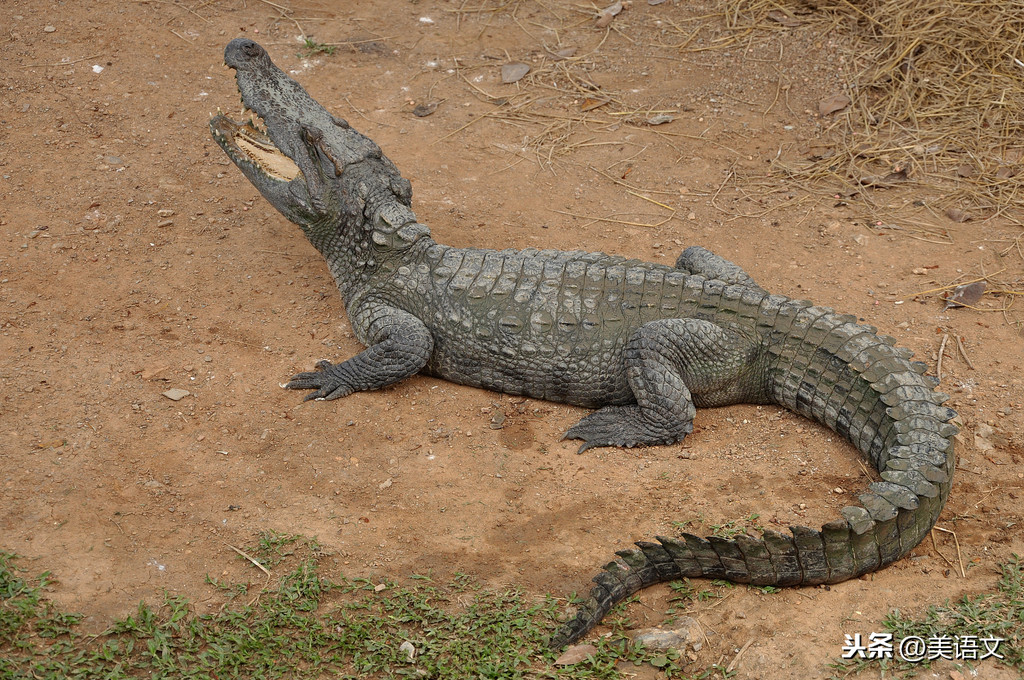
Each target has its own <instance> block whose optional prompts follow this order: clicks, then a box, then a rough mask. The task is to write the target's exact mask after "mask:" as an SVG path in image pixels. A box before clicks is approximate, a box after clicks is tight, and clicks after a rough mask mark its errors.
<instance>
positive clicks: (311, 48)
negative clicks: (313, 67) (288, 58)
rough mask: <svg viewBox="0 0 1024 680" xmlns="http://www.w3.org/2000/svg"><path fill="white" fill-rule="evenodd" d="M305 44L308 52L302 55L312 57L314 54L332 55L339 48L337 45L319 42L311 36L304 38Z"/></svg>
mask: <svg viewBox="0 0 1024 680" xmlns="http://www.w3.org/2000/svg"><path fill="white" fill-rule="evenodd" d="M302 42H303V46H304V47H305V48H306V53H305V54H303V55H302V56H304V57H311V56H313V55H314V54H326V55H327V56H330V55H332V54H334V50H336V49H338V47H337V45H328V44H326V43H318V42H316V41H315V40H312V39H310V38H305V39H303V41H302Z"/></svg>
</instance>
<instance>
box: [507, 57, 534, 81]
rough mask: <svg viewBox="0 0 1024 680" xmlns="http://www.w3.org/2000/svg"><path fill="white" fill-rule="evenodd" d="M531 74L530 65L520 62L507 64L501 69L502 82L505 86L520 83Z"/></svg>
mask: <svg viewBox="0 0 1024 680" xmlns="http://www.w3.org/2000/svg"><path fill="white" fill-rule="evenodd" d="M529 72H530V65H529V64H521V63H518V62H513V63H511V64H505V65H503V66H502V67H501V82H503V83H505V84H509V83H515V82H518V81H520V80H522V78H523V76H525V75H526V74H527V73H529Z"/></svg>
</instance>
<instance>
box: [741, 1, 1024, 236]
mask: <svg viewBox="0 0 1024 680" xmlns="http://www.w3.org/2000/svg"><path fill="white" fill-rule="evenodd" d="M726 5H727V6H726V8H725V9H724V16H723V18H724V20H725V23H726V24H727V26H728V27H729V29H730V30H729V32H728V34H731V35H732V36H744V35H746V34H748V33H750V32H751V31H756V30H763V29H775V30H794V29H797V28H798V26H799V25H807V24H809V25H811V27H812V28H813V29H814V30H817V31H820V32H822V33H825V32H829V31H834V35H836V36H837V38H838V40H839V42H840V43H842V44H845V45H847V46H848V49H849V55H848V57H849V59H850V60H851V63H852V65H853V68H852V69H851V72H852V74H853V75H852V76H851V80H850V82H849V84H848V88H849V90H848V94H849V95H850V98H851V99H852V100H853V103H852V105H851V106H850V107H849V108H848V109H846V110H845V111H842V112H840V113H838V114H836V117H835V122H834V123H833V125H832V126H831V128H830V129H829V132H830V133H831V140H832V142H833V143H832V146H831V148H829V149H827V150H826V151H825V152H824V153H822V154H821V155H820V156H819V157H816V158H812V159H809V160H808V161H807V162H805V163H802V164H800V165H792V164H791V165H789V166H787V167H785V169H786V170H788V171H790V172H792V173H793V174H794V175H797V176H802V177H804V178H811V179H821V178H825V177H828V178H831V179H833V180H834V179H839V180H841V181H842V182H843V183H846V184H858V183H859V182H860V181H861V179H862V178H864V177H868V176H879V175H884V174H885V173H886V172H891V171H892V170H893V169H895V168H899V169H905V170H906V172H907V174H909V175H910V176H911V177H914V178H915V179H923V178H927V180H928V181H929V182H930V183H936V184H938V185H940V186H941V187H942V188H943V190H944V193H945V198H944V201H943V203H944V207H945V208H947V209H956V210H960V211H961V213H960V214H959V217H966V216H967V215H965V214H963V213H964V212H967V213H970V215H971V216H973V217H976V218H978V217H991V216H994V215H998V214H1005V215H1007V216H1010V217H1012V218H1014V219H1020V218H1021V212H1022V210H1024V186H1022V185H1024V174H1022V173H1021V170H1022V167H1021V163H1022V159H1024V2H1021V0H1003V1H1000V0H857V1H856V2H854V1H847V0H840V1H839V2H836V3H828V4H827V6H826V5H822V6H815V3H813V2H801V1H799V0H730V1H729V2H727V3H726ZM728 34H727V36H726V37H725V38H723V40H726V39H728Z"/></svg>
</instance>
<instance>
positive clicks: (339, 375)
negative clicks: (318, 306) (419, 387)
mask: <svg viewBox="0 0 1024 680" xmlns="http://www.w3.org/2000/svg"><path fill="white" fill-rule="evenodd" d="M350 318H351V319H352V325H353V326H355V327H358V326H362V327H365V328H367V332H366V338H367V344H368V345H369V346H368V347H367V348H366V349H365V350H363V351H362V352H360V353H359V354H357V355H355V356H354V357H352V358H351V359H347V360H345V361H343V362H341V363H339V364H332V363H330V362H329V361H319V362H317V364H316V370H315V371H309V372H306V373H299V374H298V375H295V376H292V379H291V380H290V381H289V382H288V384H287V385H285V387H286V388H288V389H293V390H316V391H315V392H310V393H309V394H307V395H306V398H305V399H304V400H303V401H309V400H310V399H325V400H331V399H338V398H339V397H347V396H348V395H350V394H352V393H353V392H359V391H362V390H375V389H379V388H381V387H386V386H387V385H391V384H393V383H396V382H398V381H400V380H405V379H406V378H408V377H409V376H411V375H415V374H416V373H418V372H419V370H420V369H421V368H423V367H424V366H426V364H427V361H428V360H429V359H430V354H431V352H433V351H434V338H433V336H431V334H430V331H429V330H427V327H426V326H425V325H424V324H423V322H422V321H420V320H419V319H418V318H416V317H415V316H413V315H412V314H410V313H409V312H406V311H404V310H401V309H397V308H395V307H391V306H389V305H385V304H381V303H369V304H365V305H362V306H361V307H360V308H359V310H358V311H357V312H354V313H353V314H352V315H351V316H350Z"/></svg>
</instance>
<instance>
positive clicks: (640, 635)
mask: <svg viewBox="0 0 1024 680" xmlns="http://www.w3.org/2000/svg"><path fill="white" fill-rule="evenodd" d="M703 637H704V636H703V634H702V632H701V626H700V623H698V622H697V620H696V619H694V618H692V617H689V616H684V617H682V618H680V619H679V620H678V621H677V622H676V627H675V628H671V629H667V628H643V629H641V630H638V631H635V632H634V633H632V638H633V640H634V641H635V642H640V643H643V645H644V647H647V648H648V649H657V650H669V649H678V650H682V649H685V648H686V646H687V645H689V646H690V648H691V649H693V650H694V651H699V650H700V648H701V647H703V646H704V641H703Z"/></svg>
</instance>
